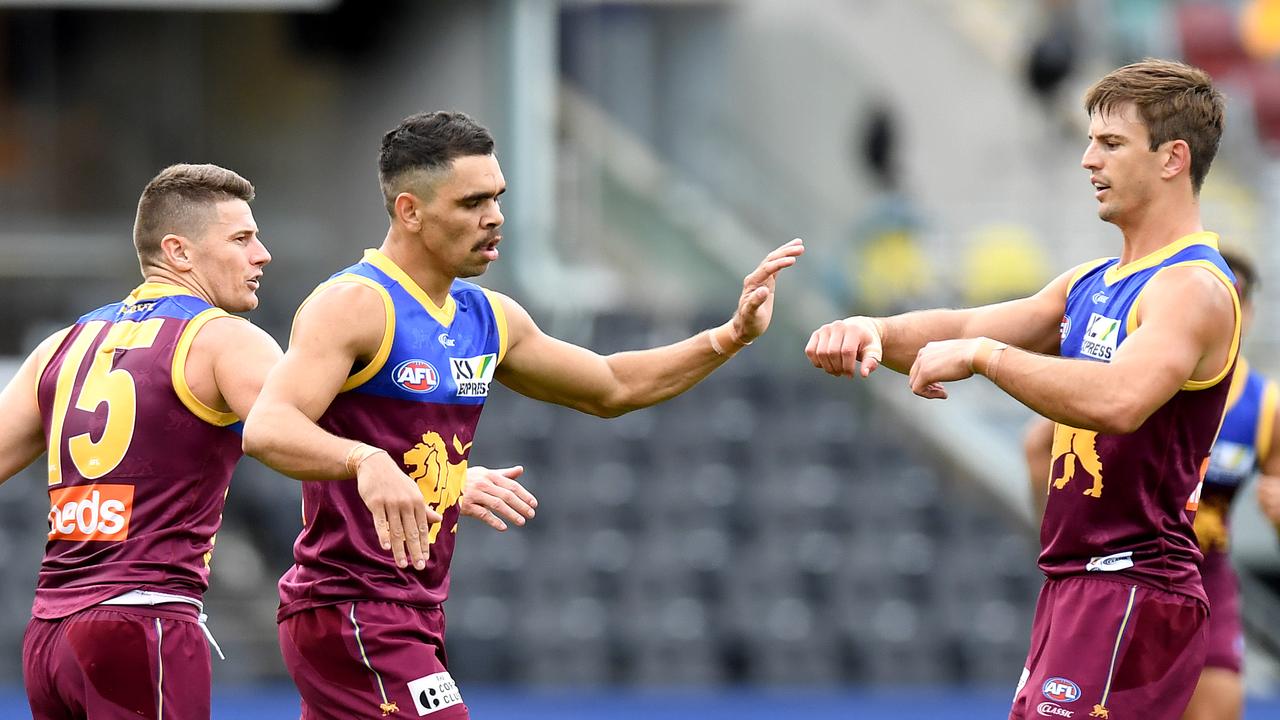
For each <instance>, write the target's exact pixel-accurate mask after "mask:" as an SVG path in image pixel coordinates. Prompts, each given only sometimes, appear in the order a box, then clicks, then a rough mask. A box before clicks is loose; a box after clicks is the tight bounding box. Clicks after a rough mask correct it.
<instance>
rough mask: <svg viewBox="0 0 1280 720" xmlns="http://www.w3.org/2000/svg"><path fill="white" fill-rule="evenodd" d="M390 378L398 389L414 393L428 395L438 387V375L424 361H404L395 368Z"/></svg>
mask: <svg viewBox="0 0 1280 720" xmlns="http://www.w3.org/2000/svg"><path fill="white" fill-rule="evenodd" d="M391 378H392V379H393V380H395V383H396V384H397V385H399V386H400V387H402V388H404V389H405V390H408V391H409V392H415V393H429V392H431V391H432V390H435V389H436V388H438V387H440V373H438V372H436V368H435V366H434V365H432V364H431V363H429V362H427V361H426V360H418V359H417V358H415V359H413V360H405V361H404V362H402V363H400V364H399V365H397V366H396V369H395V370H394V371H393V372H392V373H391Z"/></svg>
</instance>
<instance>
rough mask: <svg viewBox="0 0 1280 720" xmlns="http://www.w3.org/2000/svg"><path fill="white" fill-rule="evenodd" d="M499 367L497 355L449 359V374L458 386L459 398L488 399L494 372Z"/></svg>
mask: <svg viewBox="0 0 1280 720" xmlns="http://www.w3.org/2000/svg"><path fill="white" fill-rule="evenodd" d="M497 367H498V356H497V354H496V353H489V354H488V355H477V356H476V357H469V358H449V374H451V375H453V382H454V383H455V384H456V385H457V386H458V397H488V396H489V383H491V382H493V371H494V369H496V368H497Z"/></svg>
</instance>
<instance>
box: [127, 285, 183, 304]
mask: <svg viewBox="0 0 1280 720" xmlns="http://www.w3.org/2000/svg"><path fill="white" fill-rule="evenodd" d="M191 294H192V293H191V291H190V290H188V289H187V288H184V287H182V286H181V285H173V284H171V283H166V282H144V283H142V284H141V285H139V286H138V287H136V288H134V289H133V292H131V293H129V297H127V298H125V299H124V301H125V302H127V303H129V304H133V303H136V302H140V301H142V300H155V299H156V298H162V297H172V296H174V295H191Z"/></svg>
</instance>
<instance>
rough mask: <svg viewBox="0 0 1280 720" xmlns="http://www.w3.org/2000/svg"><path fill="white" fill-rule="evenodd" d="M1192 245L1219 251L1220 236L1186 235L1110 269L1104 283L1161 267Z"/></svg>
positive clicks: (1210, 234)
mask: <svg viewBox="0 0 1280 720" xmlns="http://www.w3.org/2000/svg"><path fill="white" fill-rule="evenodd" d="M1192 245H1207V246H1209V247H1211V248H1213V249H1214V250H1217V249H1218V234H1217V233H1212V232H1206V231H1201V232H1195V233H1191V234H1190V235H1184V236H1183V237H1181V238H1178V239H1177V240H1175V241H1173V242H1171V243H1169V244H1168V245H1165V246H1164V247H1162V248H1160V249H1159V250H1156V251H1155V252H1152V253H1149V254H1147V255H1143V256H1142V257H1140V258H1138V259H1137V260H1134V261H1132V262H1129V263H1127V264H1125V265H1116V266H1115V267H1113V268H1110V269H1108V270H1107V271H1106V272H1105V273H1103V275H1102V281H1103V282H1105V283H1106V284H1108V285H1115V284H1116V283H1118V282H1120V281H1121V280H1123V279H1125V278H1127V277H1129V276H1130V275H1133V274H1134V273H1138V272H1142V271H1143V270H1146V269H1148V268H1153V267H1155V266H1156V265H1159V264H1160V263H1162V262H1164V261H1165V260H1168V259H1169V258H1171V257H1173V256H1174V255H1177V254H1178V253H1180V252H1182V251H1183V250H1186V249H1187V248H1189V247H1191V246H1192Z"/></svg>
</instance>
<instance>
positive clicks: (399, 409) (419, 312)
mask: <svg viewBox="0 0 1280 720" xmlns="http://www.w3.org/2000/svg"><path fill="white" fill-rule="evenodd" d="M334 283H359V284H362V285H365V286H366V287H369V288H371V289H374V290H376V291H377V292H378V293H379V295H381V297H382V299H383V302H384V304H385V305H384V307H385V308H386V313H387V315H386V317H387V324H386V328H385V329H384V333H383V341H382V346H381V349H380V350H379V352H378V353H377V355H376V356H375V358H374V360H373V361H372V362H371V363H370V364H369V365H367V366H365V367H363V368H360V369H359V370H358V371H357V372H355V373H354V374H353V375H351V376H350V378H348V380H347V382H346V383H345V384H344V385H343V387H342V391H341V392H340V393H339V394H338V396H337V397H336V398H334V400H333V402H332V403H331V404H330V405H329V408H328V409H327V410H325V412H324V414H323V415H322V416H321V417H320V419H319V421H318V424H319V425H320V427H322V428H324V429H325V430H328V431H329V432H331V433H333V434H335V435H338V436H339V437H345V438H351V439H353V440H359V441H361V442H365V443H368V444H370V445H373V446H374V447H378V448H382V449H384V450H386V451H387V453H388V454H390V455H391V457H392V459H394V460H395V461H396V462H398V463H400V464H401V467H402V468H403V469H404V471H405V474H407V475H408V476H409V477H410V478H412V479H413V480H414V481H416V482H417V484H418V488H419V489H420V490H421V491H422V495H423V498H424V499H425V500H426V501H427V502H428V503H429V504H430V505H431V507H432V508H434V509H435V510H437V511H439V512H440V513H441V515H443V518H444V519H443V520H442V521H441V522H439V523H436V524H434V525H432V526H431V530H430V535H429V537H430V541H431V557H430V559H429V560H428V562H427V566H426V568H424V569H422V570H416V569H414V568H413V567H412V566H409V567H407V568H405V569H403V570H402V569H400V568H398V567H396V566H395V564H394V562H393V560H392V556H391V551H390V550H383V549H382V546H381V544H380V543H379V542H378V536H377V533H376V532H375V531H374V528H373V520H372V517H371V516H370V514H369V510H368V509H367V508H366V507H365V504H364V501H363V500H361V499H360V493H359V491H358V488H357V486H356V481H355V479H354V478H353V479H347V480H325V481H310V482H305V483H303V486H302V516H303V523H304V525H303V529H302V533H301V534H300V535H299V536H298V540H297V542H296V543H294V546H293V559H294V565H293V567H292V568H290V569H289V570H288V571H287V572H286V573H285V574H284V576H283V577H282V578H281V579H280V612H279V614H278V618H279V619H281V620H283V619H284V618H286V617H289V616H290V615H292V614H294V613H297V612H299V611H302V610H306V609H309V608H313V607H318V606H323V605H331V604H333V603H338V602H345V601H352V600H378V601H383V602H393V603H400V604H404V605H412V606H417V607H432V606H435V605H438V604H440V603H442V602H444V600H445V598H446V597H448V594H449V563H450V561H451V560H452V557H453V546H454V540H455V533H456V531H457V528H458V499H459V497H460V496H461V494H462V484H463V481H464V479H465V478H466V470H467V456H468V455H469V454H470V453H471V443H472V440H473V438H474V435H475V429H476V424H477V423H478V422H479V420H480V412H481V411H482V410H483V409H484V402H485V398H486V397H487V396H488V394H489V384H490V382H492V380H493V374H494V370H495V368H496V367H497V366H498V363H499V362H500V361H501V360H502V356H503V354H504V353H505V351H506V344H505V343H506V329H505V328H506V320H505V317H504V316H503V314H502V306H501V304H500V302H499V301H498V299H497V298H496V297H493V296H492V295H490V293H489V292H488V291H487V290H484V289H483V288H480V287H478V286H476V285H472V284H471V283H468V282H464V281H462V280H455V281H454V283H453V286H452V288H451V289H450V291H449V296H448V298H447V299H446V301H445V304H444V306H443V307H439V306H437V305H436V304H435V303H434V302H432V300H431V298H430V297H429V296H428V295H427V294H426V293H425V292H424V291H423V290H422V289H421V288H420V287H418V285H417V284H416V283H414V281H413V279H412V278H410V277H409V276H408V275H407V274H405V273H404V271H403V270H401V269H400V268H399V267H397V266H396V265H395V264H394V263H392V262H391V260H390V259H389V258H388V257H387V256H386V255H383V254H382V253H380V252H378V251H377V250H369V251H367V252H366V253H365V256H364V260H363V261H362V262H360V263H358V264H356V265H353V266H352V267H350V268H347V269H346V270H343V271H342V272H339V273H338V274H336V275H334V277H333V278H331V279H330V280H329V282H328V283H326V284H325V285H322V286H321V289H323V288H325V287H327V286H329V285H330V284H334Z"/></svg>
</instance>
